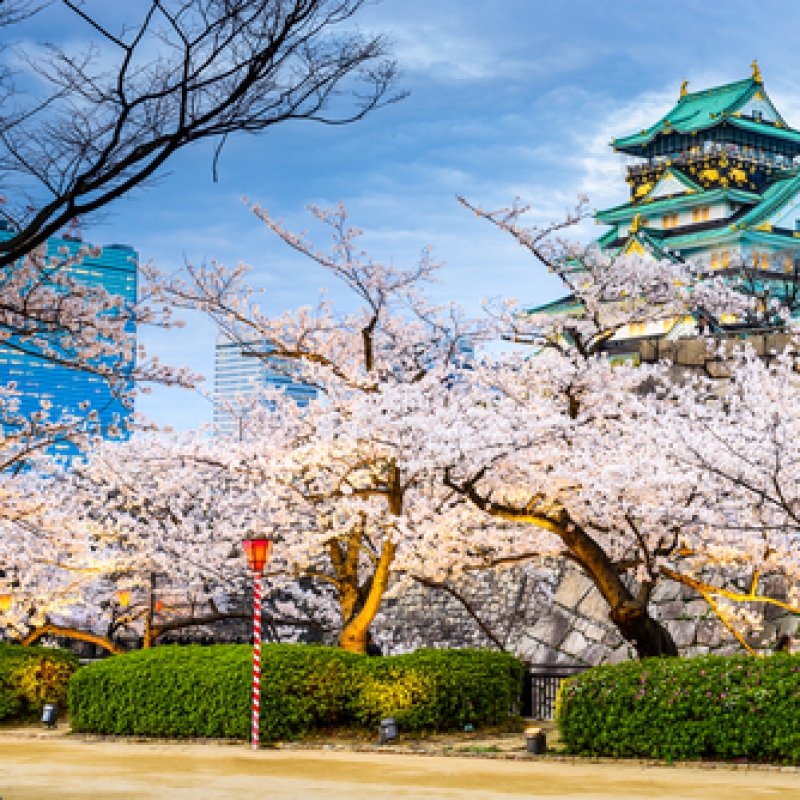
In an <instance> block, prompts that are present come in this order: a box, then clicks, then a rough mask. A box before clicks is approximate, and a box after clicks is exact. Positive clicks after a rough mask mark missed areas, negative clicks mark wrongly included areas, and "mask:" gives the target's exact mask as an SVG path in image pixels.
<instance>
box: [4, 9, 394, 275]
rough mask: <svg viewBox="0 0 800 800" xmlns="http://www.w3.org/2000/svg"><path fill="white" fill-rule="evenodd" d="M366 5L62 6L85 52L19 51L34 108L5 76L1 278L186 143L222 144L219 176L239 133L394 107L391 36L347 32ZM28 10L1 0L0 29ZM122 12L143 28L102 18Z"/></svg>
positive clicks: (339, 120) (343, 119) (338, 120)
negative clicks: (82, 33) (39, 85)
mask: <svg viewBox="0 0 800 800" xmlns="http://www.w3.org/2000/svg"><path fill="white" fill-rule="evenodd" d="M42 1H43V3H46V0H42ZM365 2H367V0H147V2H136V3H134V4H132V5H133V9H134V11H132V12H127V11H126V12H121V11H120V9H119V8H118V7H115V8H113V9H111V10H109V8H108V7H106V8H105V9H101V10H100V11H97V12H96V13H95V12H93V11H90V10H89V7H88V5H87V3H86V2H85V1H84V0H62V3H61V4H59V5H61V6H62V7H66V9H68V10H69V12H70V13H71V14H74V15H75V16H76V17H77V18H78V19H79V20H80V21H81V22H82V23H83V24H84V25H85V26H86V30H87V33H88V34H90V37H91V39H90V42H91V43H90V44H89V45H88V46H87V47H86V48H85V49H84V50H83V51H81V52H69V51H68V50H66V49H64V48H62V47H60V46H58V45H55V44H49V45H46V46H45V47H44V50H43V52H35V53H34V52H27V53H26V54H23V56H24V58H25V62H24V63H26V64H27V66H28V67H29V68H30V70H32V72H33V73H35V74H36V75H37V76H38V77H39V78H40V79H42V80H43V81H44V83H45V85H46V86H47V87H48V91H47V93H46V94H45V95H44V96H43V97H37V98H31V99H30V102H29V103H28V104H27V105H26V104H25V103H24V102H22V101H23V100H24V99H25V98H24V97H22V96H21V94H20V92H18V91H17V92H12V93H11V94H9V93H8V89H9V87H10V86H11V83H10V77H11V76H10V75H8V74H7V75H6V76H5V77H6V81H5V86H6V90H7V91H6V94H5V95H3V94H0V101H2V102H3V106H5V108H3V107H2V106H0V177H1V178H2V183H3V184H5V189H4V191H3V194H5V195H7V196H9V195H13V197H11V196H9V197H7V200H8V202H6V203H5V205H0V214H1V215H2V217H4V218H5V220H6V223H7V225H6V227H7V228H8V229H9V230H10V231H11V234H12V235H10V236H9V237H7V238H6V239H5V240H4V241H2V242H0V269H2V268H3V267H4V266H9V265H13V264H15V263H16V262H17V261H18V260H19V259H20V258H21V257H23V256H25V255H27V254H29V253H30V252H31V251H32V250H33V249H34V248H36V247H37V246H39V245H41V244H42V243H43V242H45V241H46V240H47V238H48V237H50V236H52V235H53V234H55V233H56V232H57V231H59V230H60V229H62V228H63V227H64V226H65V225H67V224H68V223H69V222H70V220H72V219H73V218H75V217H77V216H84V217H85V216H86V215H91V214H92V213H94V212H97V211H99V210H100V209H103V208H105V207H106V206H107V205H108V204H109V203H111V202H112V201H113V200H115V199H117V198H119V197H121V196H122V195H124V194H126V193H127V192H129V191H130V190H131V189H133V188H134V187H137V186H141V185H142V184H143V183H146V182H147V181H148V180H150V179H152V178H153V177H154V176H156V175H157V174H158V172H159V170H160V169H161V168H162V167H163V166H164V165H165V164H166V162H167V161H168V160H169V158H170V157H171V156H172V155H173V154H175V153H176V152H177V151H178V150H180V149H181V148H183V147H185V146H186V145H188V144H190V143H191V142H196V141H201V140H204V139H211V140H213V141H214V142H215V143H216V150H215V155H214V159H213V170H214V173H215V174H216V167H217V161H218V158H219V155H220V152H221V150H222V148H223V146H224V144H225V141H226V139H227V137H228V136H230V134H232V133H236V132H245V133H253V134H255V133H260V132H262V131H264V130H266V129H268V128H269V127H271V126H272V125H275V124H277V123H281V122H286V121H289V120H314V121H317V122H323V123H327V124H337V125H339V124H344V123H348V122H353V121H355V120H358V119H361V118H362V117H364V116H365V115H366V114H368V113H369V112H370V111H372V110H374V109H376V108H378V107H379V106H381V105H384V104H386V103H391V102H394V101H396V100H398V99H399V98H400V97H401V96H402V93H398V92H396V91H395V83H396V78H397V70H396V64H395V62H394V61H393V60H392V59H391V58H390V56H389V45H388V42H387V40H386V39H385V38H384V37H383V36H381V35H365V34H363V33H361V32H358V31H357V30H353V29H352V27H351V25H352V21H353V17H354V16H355V15H356V13H357V12H358V11H359V10H360V9H361V7H362V6H363V5H364V4H365ZM40 5H41V4H40ZM47 5H48V6H49V7H48V12H47V13H52V11H53V9H54V8H55V7H56V6H55V4H53V3H47ZM34 6H35V3H34V2H33V1H32V0H27V1H26V0H0V20H3V19H5V21H6V22H7V23H11V22H17V21H19V20H20V19H21V18H23V17H24V16H25V15H26V14H27V13H29V12H30V11H31V10H34ZM121 13H128V15H129V16H130V15H131V14H134V13H135V14H136V15H137V19H136V22H135V24H131V23H119V22H115V23H113V24H112V23H111V22H107V21H104V19H109V18H111V17H112V16H114V15H117V17H118V16H119V14H121ZM8 30H9V28H8V27H6V31H8ZM11 105H13V106H14V107H13V108H10V107H9V106H11ZM15 181H16V182H17V183H16V184H15V183H14V182H15Z"/></svg>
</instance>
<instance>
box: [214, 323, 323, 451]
mask: <svg viewBox="0 0 800 800" xmlns="http://www.w3.org/2000/svg"><path fill="white" fill-rule="evenodd" d="M268 352H269V345H268V344H266V343H265V342H263V341H256V340H254V341H249V342H245V343H241V342H237V341H235V340H233V339H231V338H230V337H229V336H225V335H220V336H218V337H217V344H216V355H215V359H214V424H215V425H216V426H217V427H218V430H219V432H220V433H221V434H222V435H227V436H233V435H241V433H242V430H243V425H244V421H245V418H246V415H247V409H248V408H250V402H248V401H250V400H252V396H253V395H254V394H255V393H257V392H258V391H260V390H261V389H264V388H266V387H270V386H274V387H276V388H279V389H282V390H283V391H284V393H285V394H286V395H287V396H288V397H291V398H292V399H293V400H294V401H295V402H296V403H297V404H298V405H300V406H305V405H308V403H309V402H310V401H311V400H312V399H313V398H314V397H316V394H317V392H316V389H314V388H313V387H311V386H307V385H306V384H303V383H300V382H298V381H295V380H292V378H291V377H290V375H287V374H284V372H283V371H281V370H280V369H276V366H277V365H276V363H275V362H272V363H271V362H270V359H266V358H263V357H259V354H266V353H268ZM287 371H288V370H287Z"/></svg>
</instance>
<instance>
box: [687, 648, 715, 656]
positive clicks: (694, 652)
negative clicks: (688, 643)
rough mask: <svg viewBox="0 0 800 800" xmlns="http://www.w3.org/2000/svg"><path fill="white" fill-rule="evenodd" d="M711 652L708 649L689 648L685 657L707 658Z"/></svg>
mask: <svg viewBox="0 0 800 800" xmlns="http://www.w3.org/2000/svg"><path fill="white" fill-rule="evenodd" d="M709 652H711V651H710V649H709V648H708V647H697V646H695V647H687V648H686V650H684V651H683V657H684V658H694V657H695V656H707V655H708V654H709Z"/></svg>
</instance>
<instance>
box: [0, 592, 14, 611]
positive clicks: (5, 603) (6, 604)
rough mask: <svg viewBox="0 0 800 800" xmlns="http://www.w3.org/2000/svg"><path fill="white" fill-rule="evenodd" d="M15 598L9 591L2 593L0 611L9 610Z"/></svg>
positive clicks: (0, 595)
mask: <svg viewBox="0 0 800 800" xmlns="http://www.w3.org/2000/svg"><path fill="white" fill-rule="evenodd" d="M13 600H14V598H13V596H12V595H10V594H8V593H6V594H0V611H8V609H9V608H11V603H12V601H13Z"/></svg>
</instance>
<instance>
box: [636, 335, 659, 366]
mask: <svg viewBox="0 0 800 800" xmlns="http://www.w3.org/2000/svg"><path fill="white" fill-rule="evenodd" d="M639 358H640V359H641V360H642V361H646V362H653V361H658V360H659V350H658V342H657V341H654V340H651V339H645V340H644V341H643V342H639Z"/></svg>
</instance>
